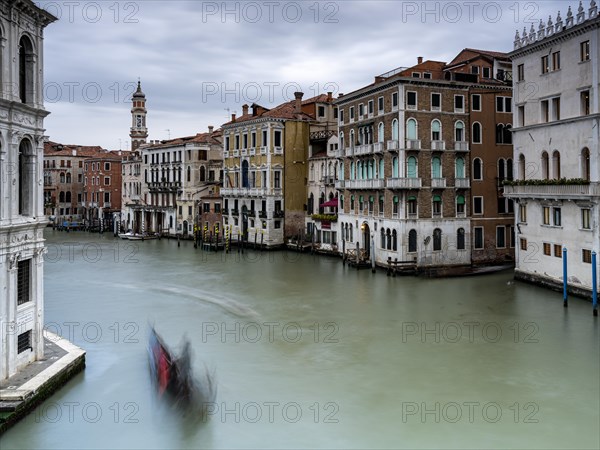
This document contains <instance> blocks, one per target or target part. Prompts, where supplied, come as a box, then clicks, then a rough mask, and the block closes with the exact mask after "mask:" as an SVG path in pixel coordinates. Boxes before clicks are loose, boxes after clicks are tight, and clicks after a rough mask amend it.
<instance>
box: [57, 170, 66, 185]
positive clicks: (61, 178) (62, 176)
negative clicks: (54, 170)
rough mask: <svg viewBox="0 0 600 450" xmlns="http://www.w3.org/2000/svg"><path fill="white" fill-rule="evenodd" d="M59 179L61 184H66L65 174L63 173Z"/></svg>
mask: <svg viewBox="0 0 600 450" xmlns="http://www.w3.org/2000/svg"><path fill="white" fill-rule="evenodd" d="M58 178H59V180H60V182H61V183H64V182H65V173H64V172H61V173H60V175H59V176H58Z"/></svg>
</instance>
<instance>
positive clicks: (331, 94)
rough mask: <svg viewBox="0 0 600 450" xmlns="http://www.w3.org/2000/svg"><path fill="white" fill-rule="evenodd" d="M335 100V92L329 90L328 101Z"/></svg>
mask: <svg viewBox="0 0 600 450" xmlns="http://www.w3.org/2000/svg"><path fill="white" fill-rule="evenodd" d="M332 100H333V92H331V91H329V92H327V101H328V102H331V101H332Z"/></svg>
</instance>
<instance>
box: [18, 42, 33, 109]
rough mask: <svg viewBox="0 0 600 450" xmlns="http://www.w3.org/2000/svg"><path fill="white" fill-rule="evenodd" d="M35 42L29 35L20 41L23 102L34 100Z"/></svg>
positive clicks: (20, 88)
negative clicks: (33, 42)
mask: <svg viewBox="0 0 600 450" xmlns="http://www.w3.org/2000/svg"><path fill="white" fill-rule="evenodd" d="M33 61H34V55H33V44H32V43H31V41H30V40H29V38H28V37H27V36H23V37H21V40H20V41H19V97H20V99H21V102H22V103H32V102H33V77H34V73H35V71H34V68H33Z"/></svg>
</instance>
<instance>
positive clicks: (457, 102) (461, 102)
mask: <svg viewBox="0 0 600 450" xmlns="http://www.w3.org/2000/svg"><path fill="white" fill-rule="evenodd" d="M464 110H465V97H464V95H455V96H454V111H455V112H463V111H464Z"/></svg>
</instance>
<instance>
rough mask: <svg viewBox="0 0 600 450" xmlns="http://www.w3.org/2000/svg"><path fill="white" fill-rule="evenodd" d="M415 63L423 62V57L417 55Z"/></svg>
mask: <svg viewBox="0 0 600 450" xmlns="http://www.w3.org/2000/svg"><path fill="white" fill-rule="evenodd" d="M417 64H423V57H422V56H419V57H417Z"/></svg>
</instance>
